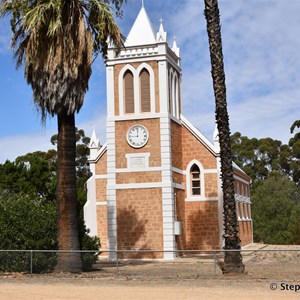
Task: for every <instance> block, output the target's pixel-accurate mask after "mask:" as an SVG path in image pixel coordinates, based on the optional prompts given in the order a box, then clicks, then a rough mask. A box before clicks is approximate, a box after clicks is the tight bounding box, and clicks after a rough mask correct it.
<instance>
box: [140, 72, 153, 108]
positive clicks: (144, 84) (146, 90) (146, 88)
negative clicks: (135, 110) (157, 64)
mask: <svg viewBox="0 0 300 300" xmlns="http://www.w3.org/2000/svg"><path fill="white" fill-rule="evenodd" d="M140 99H141V112H150V111H151V102H150V74H149V72H148V71H147V70H146V69H143V70H142V71H141V73H140Z"/></svg>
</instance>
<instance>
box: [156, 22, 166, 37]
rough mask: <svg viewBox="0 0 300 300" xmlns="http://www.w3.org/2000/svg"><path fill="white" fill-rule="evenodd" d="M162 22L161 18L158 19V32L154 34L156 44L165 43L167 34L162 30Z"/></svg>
mask: <svg viewBox="0 0 300 300" xmlns="http://www.w3.org/2000/svg"><path fill="white" fill-rule="evenodd" d="M163 21H164V20H163V18H160V19H159V22H160V25H159V31H158V33H157V34H156V41H157V42H166V41H167V33H166V32H165V30H164V26H163Z"/></svg>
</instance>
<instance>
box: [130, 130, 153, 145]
mask: <svg viewBox="0 0 300 300" xmlns="http://www.w3.org/2000/svg"><path fill="white" fill-rule="evenodd" d="M148 138H149V133H148V130H147V129H146V127H144V126H142V125H134V126H132V127H130V128H129V129H128V131H127V142H128V144H129V145H130V146H131V147H133V148H142V147H143V146H145V145H146V144H147V142H148Z"/></svg>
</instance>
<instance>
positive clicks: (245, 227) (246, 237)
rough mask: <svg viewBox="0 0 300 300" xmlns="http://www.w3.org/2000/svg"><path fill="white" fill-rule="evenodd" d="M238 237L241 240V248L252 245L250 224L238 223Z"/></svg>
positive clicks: (248, 222)
mask: <svg viewBox="0 0 300 300" xmlns="http://www.w3.org/2000/svg"><path fill="white" fill-rule="evenodd" d="M239 235H240V239H241V246H245V245H248V244H251V243H252V222H251V221H240V222H239Z"/></svg>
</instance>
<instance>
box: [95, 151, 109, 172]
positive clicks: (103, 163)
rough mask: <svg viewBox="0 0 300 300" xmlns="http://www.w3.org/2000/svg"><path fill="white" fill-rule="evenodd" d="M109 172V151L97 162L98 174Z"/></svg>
mask: <svg viewBox="0 0 300 300" xmlns="http://www.w3.org/2000/svg"><path fill="white" fill-rule="evenodd" d="M106 173H107V152H105V153H104V154H103V155H102V156H101V157H100V158H99V159H98V161H97V162H96V175H103V174H106Z"/></svg>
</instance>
